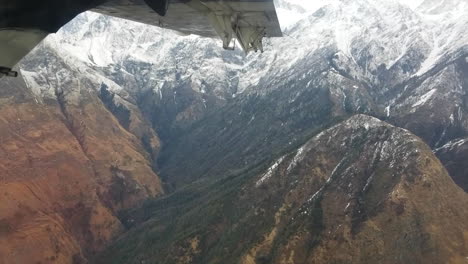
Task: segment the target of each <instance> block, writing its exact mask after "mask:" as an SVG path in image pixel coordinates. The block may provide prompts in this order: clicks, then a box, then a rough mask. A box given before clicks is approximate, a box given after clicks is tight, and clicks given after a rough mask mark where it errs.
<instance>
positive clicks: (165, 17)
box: [0, 0, 282, 77]
mask: <svg viewBox="0 0 468 264" xmlns="http://www.w3.org/2000/svg"><path fill="white" fill-rule="evenodd" d="M86 10H91V11H95V12H99V13H101V14H105V15H110V16H115V17H120V18H124V19H129V20H133V21H137V22H141V23H145V24H149V25H155V26H158V27H163V28H168V29H172V30H176V31H178V32H180V33H183V34H196V35H200V36H204V37H211V38H215V37H219V38H220V39H221V40H222V43H223V47H224V48H225V49H233V48H234V46H235V41H236V40H237V43H239V44H240V46H241V48H242V49H243V50H244V51H245V52H246V53H248V52H250V51H259V50H260V51H263V45H262V39H263V38H264V37H281V36H282V33H281V29H280V25H279V22H278V17H277V15H276V10H275V6H274V4H273V0H42V1H35V0H2V2H1V3H0V77H1V76H5V75H6V76H16V75H17V73H16V72H14V71H12V70H11V69H12V68H13V66H15V64H16V63H18V62H19V61H20V60H21V59H22V58H23V57H24V56H26V54H27V53H29V51H31V50H32V49H33V48H34V47H35V46H36V45H37V44H38V43H39V42H41V41H42V40H43V39H44V38H45V37H46V36H47V35H48V34H49V33H54V32H57V31H58V30H59V29H60V27H62V26H63V25H64V24H66V23H67V22H69V21H70V20H71V19H73V18H74V17H75V16H76V15H78V14H79V13H81V12H83V11H86Z"/></svg>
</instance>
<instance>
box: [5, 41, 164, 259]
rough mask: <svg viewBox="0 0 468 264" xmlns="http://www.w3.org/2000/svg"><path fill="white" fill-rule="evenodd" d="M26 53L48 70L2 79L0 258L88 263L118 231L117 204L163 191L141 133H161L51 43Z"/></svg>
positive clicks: (149, 136) (153, 146)
mask: <svg viewBox="0 0 468 264" xmlns="http://www.w3.org/2000/svg"><path fill="white" fill-rule="evenodd" d="M38 52H44V50H39V51H38ZM29 58H30V59H31V60H41V61H40V62H36V64H33V63H31V64H30V65H34V67H38V68H36V69H39V68H41V69H43V70H47V71H48V72H49V73H50V75H49V76H53V77H51V78H47V79H44V78H42V79H41V76H40V75H39V74H32V73H30V72H27V71H26V70H24V71H25V72H26V73H27V74H29V75H28V76H27V77H25V80H26V81H27V82H28V85H26V83H25V82H24V81H23V80H22V78H17V79H2V80H1V84H0V87H1V89H0V90H1V99H0V108H1V111H0V112H1V113H0V139H1V144H0V167H1V170H2V173H1V179H0V180H1V181H0V193H1V194H0V196H1V201H2V203H1V205H0V234H1V235H0V263H85V262H87V258H88V257H89V256H92V255H93V254H95V253H96V252H97V251H99V250H102V249H103V248H104V247H105V246H106V245H107V244H108V243H109V241H111V240H112V239H114V238H115V237H116V236H117V235H118V234H120V233H122V232H123V231H124V227H123V226H122V224H121V223H120V221H119V219H118V218H117V214H118V212H119V211H120V210H122V209H127V208H130V207H133V206H136V205H138V204H140V203H141V202H142V201H143V200H145V199H147V198H150V197H156V196H159V195H161V194H162V193H163V190H162V187H161V182H160V180H159V178H158V176H157V175H156V174H155V172H154V171H153V170H152V158H151V153H148V151H145V147H144V144H143V143H142V139H143V138H145V139H146V140H147V143H146V144H147V146H146V148H147V149H148V150H151V151H152V153H153V154H154V155H157V153H158V151H159V141H158V138H157V136H156V135H155V134H154V132H153V131H152V130H146V129H145V126H144V125H141V124H139V123H142V122H143V121H142V119H141V114H138V113H137V112H136V111H133V110H132V109H128V110H126V111H127V112H126V113H127V114H125V115H124V114H116V115H115V116H114V115H113V114H112V113H111V112H110V110H112V107H109V102H110V100H108V99H107V100H100V99H99V97H98V94H97V93H95V92H93V91H91V90H89V89H82V87H86V85H99V84H96V83H92V80H90V79H87V78H84V77H83V78H76V76H74V75H73V74H72V75H70V73H71V71H72V69H70V68H69V67H67V66H66V65H65V64H64V63H63V62H62V61H61V59H60V57H59V56H57V55H56V54H54V53H53V52H50V51H48V52H47V53H46V54H44V53H40V54H33V55H31V56H30V57H29ZM23 69H24V68H23ZM52 73H53V74H52ZM106 106H107V108H106ZM121 119H125V120H126V122H122V121H121ZM119 121H120V122H119ZM146 126H148V125H146ZM148 131H151V133H149V132H148Z"/></svg>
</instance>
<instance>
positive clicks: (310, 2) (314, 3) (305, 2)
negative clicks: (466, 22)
mask: <svg viewBox="0 0 468 264" xmlns="http://www.w3.org/2000/svg"><path fill="white" fill-rule="evenodd" d="M397 1H398V2H400V3H401V4H404V5H407V6H409V7H411V8H413V9H414V8H416V7H417V6H418V5H420V4H421V3H422V2H423V1H424V0H397ZM288 2H292V3H296V4H298V5H301V6H303V7H305V8H306V9H308V10H316V9H318V8H319V7H320V6H322V5H323V3H324V2H329V0H288Z"/></svg>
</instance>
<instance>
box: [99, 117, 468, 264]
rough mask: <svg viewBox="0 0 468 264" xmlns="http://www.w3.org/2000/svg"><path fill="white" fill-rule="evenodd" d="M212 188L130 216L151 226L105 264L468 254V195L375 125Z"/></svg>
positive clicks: (409, 138) (409, 140) (432, 258)
mask: <svg viewBox="0 0 468 264" xmlns="http://www.w3.org/2000/svg"><path fill="white" fill-rule="evenodd" d="M267 164H269V165H267ZM205 184H206V182H203V184H201V185H200V184H194V185H192V187H189V188H185V190H183V191H179V192H175V193H174V194H173V195H171V197H168V198H166V199H164V201H159V202H158V201H156V202H153V203H152V204H147V205H146V207H144V208H143V209H142V210H139V211H136V212H132V213H131V214H128V218H127V221H128V222H133V221H137V222H138V221H144V220H145V219H151V221H148V222H146V223H144V224H142V225H140V226H138V227H136V228H135V229H134V230H133V231H132V232H130V233H129V234H127V235H126V236H125V237H124V238H123V239H121V240H120V241H118V242H117V243H116V244H115V245H113V246H112V247H110V248H109V249H108V251H107V253H106V254H104V255H103V256H102V258H101V259H100V260H99V261H98V263H141V262H145V263H146V262H152V261H155V260H158V261H161V260H163V262H164V263H221V262H222V263H245V264H252V263H258V264H261V263H395V262H398V263H463V262H464V261H466V255H467V254H468V248H467V247H466V242H467V239H468V225H467V224H466V223H465V222H466V221H465V219H466V217H468V210H466V209H465V207H464V204H466V202H468V196H467V195H466V193H464V192H463V190H461V189H460V188H459V187H458V186H457V185H456V184H455V183H454V182H453V181H452V179H451V178H450V176H449V175H448V174H447V171H446V170H445V168H444V167H443V166H442V164H441V163H440V162H439V160H438V159H437V158H436V157H435V156H434V155H433V153H432V151H431V149H430V148H429V147H428V146H427V145H426V144H425V143H424V142H423V141H421V140H420V139H419V138H418V137H416V136H414V135H412V134H411V133H410V132H408V131H407V130H404V129H400V128H396V127H393V126H391V125H389V124H387V123H385V122H382V121H380V120H378V119H376V118H373V117H370V116H365V115H357V116H354V117H352V118H350V119H348V120H346V121H344V122H341V123H339V124H337V125H335V126H333V127H331V128H330V129H327V130H324V131H323V132H321V133H319V134H317V135H315V136H313V137H312V138H311V139H310V140H309V141H307V142H306V143H305V144H304V145H302V146H301V147H299V148H298V149H297V150H295V151H292V152H287V153H284V155H283V156H281V157H280V158H278V159H277V160H275V161H272V162H270V163H266V164H265V165H264V166H261V167H259V168H252V169H250V170H246V171H243V172H238V173H234V174H232V175H230V176H227V177H225V178H223V179H222V180H220V181H217V182H215V183H212V185H211V186H209V187H206V188H203V185H205ZM175 216H177V217H175ZM169 219H172V221H171V222H168V220H169ZM194 219H197V221H194ZM149 231H150V232H151V235H149V236H148V232H149ZM155 238H157V239H155ZM153 239H155V240H153ZM132 241H140V243H138V244H137V245H135V244H134V243H132ZM150 241H151V243H150Z"/></svg>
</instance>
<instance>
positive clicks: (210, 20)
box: [92, 0, 282, 52]
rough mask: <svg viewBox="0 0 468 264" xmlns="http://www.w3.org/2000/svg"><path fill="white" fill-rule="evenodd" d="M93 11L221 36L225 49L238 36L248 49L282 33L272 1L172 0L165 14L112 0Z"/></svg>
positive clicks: (129, 0) (135, 1)
mask: <svg viewBox="0 0 468 264" xmlns="http://www.w3.org/2000/svg"><path fill="white" fill-rule="evenodd" d="M147 2H148V1H147ZM92 11H96V12H99V13H102V14H105V15H109V16H115V17H120V18H125V19H129V20H134V21H137V22H142V23H145V24H150V25H155V26H159V27H164V28H168V29H173V30H175V31H178V32H180V33H183V34H195V35H200V36H204V37H211V38H214V37H220V38H221V40H222V41H223V47H224V48H226V49H229V48H231V47H232V44H233V41H234V39H237V40H238V41H239V43H240V45H241V47H242V48H243V50H244V51H246V52H249V51H252V50H253V51H257V50H262V49H263V48H262V46H261V39H262V38H263V37H265V36H266V37H281V36H282V32H281V28H280V25H279V21H278V17H277V15H276V9H275V6H274V4H273V0H188V1H187V0H170V1H169V2H168V7H167V12H166V14H165V15H164V16H161V15H159V14H157V13H156V12H154V11H153V10H151V9H149V8H148V5H147V4H146V3H145V1H143V0H113V1H109V2H107V3H105V4H103V5H100V6H98V7H96V8H94V9H92Z"/></svg>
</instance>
